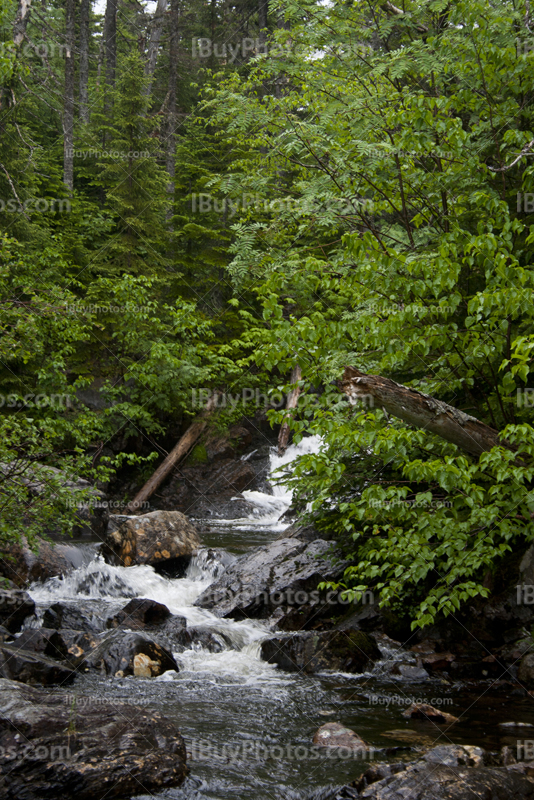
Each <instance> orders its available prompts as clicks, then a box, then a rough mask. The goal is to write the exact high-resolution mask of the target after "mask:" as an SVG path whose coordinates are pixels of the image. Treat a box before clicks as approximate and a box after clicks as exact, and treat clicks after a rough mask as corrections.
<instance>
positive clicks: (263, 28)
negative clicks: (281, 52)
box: [258, 0, 269, 53]
mask: <svg viewBox="0 0 534 800" xmlns="http://www.w3.org/2000/svg"><path fill="white" fill-rule="evenodd" d="M268 10H269V2H268V0H258V28H259V30H260V35H259V43H260V52H261V53H262V52H263V50H264V45H265V43H266V42H267V12H268Z"/></svg>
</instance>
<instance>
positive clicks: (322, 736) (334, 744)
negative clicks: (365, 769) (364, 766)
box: [313, 722, 369, 754]
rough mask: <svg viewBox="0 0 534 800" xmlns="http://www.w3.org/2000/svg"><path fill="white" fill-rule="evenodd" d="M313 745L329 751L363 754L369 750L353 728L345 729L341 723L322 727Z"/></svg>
mask: <svg viewBox="0 0 534 800" xmlns="http://www.w3.org/2000/svg"><path fill="white" fill-rule="evenodd" d="M313 744H315V745H317V746H318V747H326V748H328V749H329V750H332V749H334V750H339V749H343V750H346V751H347V750H348V751H356V752H359V753H362V754H363V753H366V752H367V751H368V749H369V745H368V744H367V743H366V742H364V740H363V739H362V738H361V736H358V734H357V733H356V732H355V731H353V730H352V729H351V728H345V726H344V725H341V723H340V722H327V723H326V724H325V725H321V727H320V728H319V730H318V731H317V732H316V733H315V735H314V737H313Z"/></svg>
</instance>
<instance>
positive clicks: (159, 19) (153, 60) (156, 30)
mask: <svg viewBox="0 0 534 800" xmlns="http://www.w3.org/2000/svg"><path fill="white" fill-rule="evenodd" d="M166 10H167V0H158V5H157V7H156V12H155V14H154V19H153V20H152V33H151V35H150V41H149V43H148V58H147V62H146V68H145V74H146V75H148V77H149V79H150V80H149V82H148V84H147V86H146V87H145V94H146V95H147V97H150V92H151V91H152V78H153V77H154V72H155V71H156V64H157V63H158V52H159V43H160V41H161V34H162V32H163V25H164V23H165V12H166Z"/></svg>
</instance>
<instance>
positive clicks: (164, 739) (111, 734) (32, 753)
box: [0, 680, 187, 800]
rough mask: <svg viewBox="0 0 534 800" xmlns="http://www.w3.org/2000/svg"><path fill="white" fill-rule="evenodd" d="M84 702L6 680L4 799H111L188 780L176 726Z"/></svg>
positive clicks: (1, 747)
mask: <svg viewBox="0 0 534 800" xmlns="http://www.w3.org/2000/svg"><path fill="white" fill-rule="evenodd" d="M85 699H87V700H88V701H89V702H86V703H85V702H82V701H83V700H84V698H78V700H77V701H76V698H75V697H74V696H73V695H72V694H70V695H69V694H65V693H61V694H59V693H57V694H49V693H47V692H43V691H39V690H37V689H33V688H31V687H29V686H24V685H23V684H18V683H14V682H12V681H9V680H0V752H1V753H2V754H4V759H3V763H2V771H1V772H0V795H1V797H2V798H4V800H57V799H58V798H61V800H98V798H100V799H102V798H106V800H112V799H113V798H125V797H131V796H132V795H138V794H139V793H140V792H142V793H148V794H157V795H159V793H160V792H161V791H162V790H164V789H166V788H170V787H172V786H177V785H179V784H180V783H182V782H183V780H184V779H185V777H186V775H187V767H186V752H185V745H184V741H183V739H182V737H181V735H180V733H179V731H178V730H177V729H176V727H175V725H174V723H173V722H171V721H170V720H169V719H167V718H166V717H163V716H161V715H160V714H158V713H155V712H151V711H148V710H146V709H142V708H140V707H139V706H137V705H135V704H130V703H125V704H120V705H119V704H116V703H113V705H111V704H108V703H106V702H105V699H101V698H98V702H91V699H92V698H85Z"/></svg>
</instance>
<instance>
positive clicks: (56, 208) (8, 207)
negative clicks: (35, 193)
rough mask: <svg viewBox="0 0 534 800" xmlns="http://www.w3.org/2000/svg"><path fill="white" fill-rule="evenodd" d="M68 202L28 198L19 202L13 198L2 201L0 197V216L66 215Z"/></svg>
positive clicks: (50, 198)
mask: <svg viewBox="0 0 534 800" xmlns="http://www.w3.org/2000/svg"><path fill="white" fill-rule="evenodd" d="M70 211H71V203H70V200H66V199H65V198H63V197H30V198H28V199H26V200H21V201H20V202H19V201H18V200H16V199H14V198H13V197H11V198H9V199H8V200H4V199H2V198H1V197H0V214H32V213H37V214H68V213H70Z"/></svg>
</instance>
